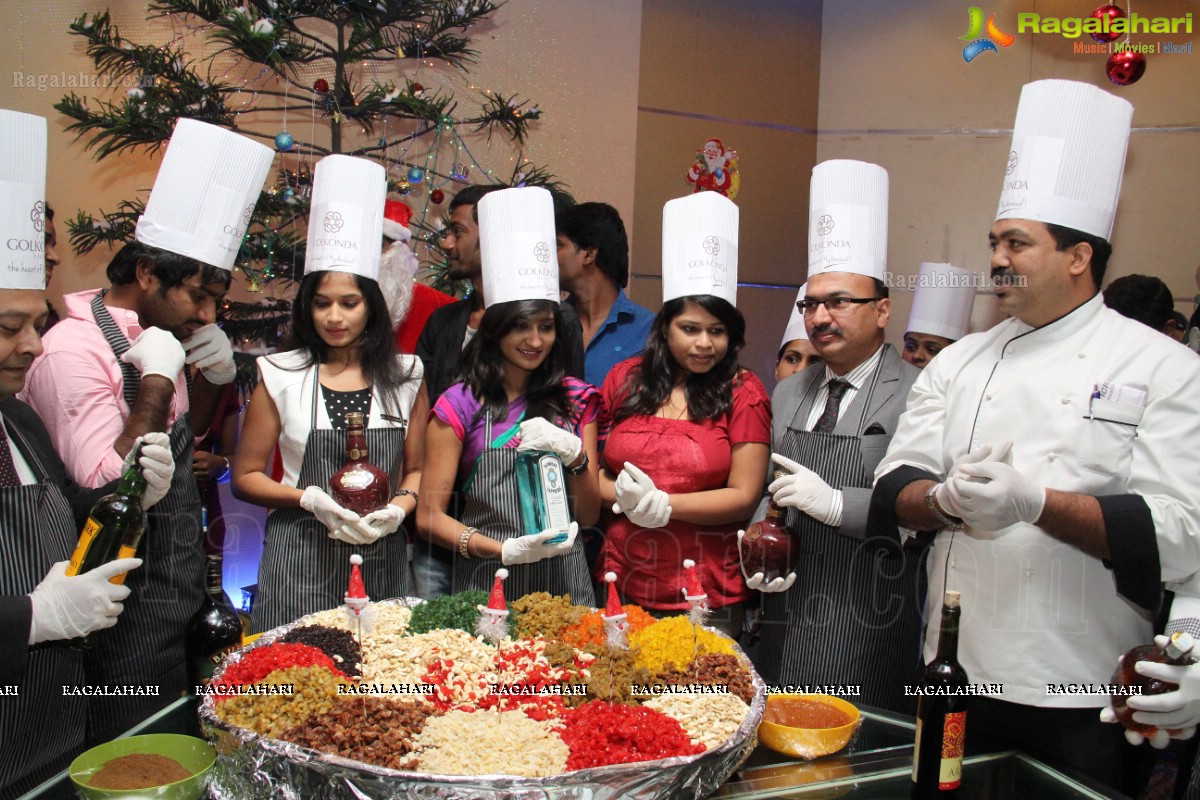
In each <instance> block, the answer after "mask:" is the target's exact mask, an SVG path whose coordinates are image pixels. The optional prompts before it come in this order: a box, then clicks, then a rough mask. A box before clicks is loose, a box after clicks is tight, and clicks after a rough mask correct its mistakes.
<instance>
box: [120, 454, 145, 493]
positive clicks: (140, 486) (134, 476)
mask: <svg viewBox="0 0 1200 800" xmlns="http://www.w3.org/2000/svg"><path fill="white" fill-rule="evenodd" d="M137 462H138V459H137V458H134V459H133V463H132V464H130V465H129V467H128V468H127V469H126V470H125V472H124V473H123V474H122V475H121V480H120V481H119V482H118V483H117V494H119V495H121V496H122V497H131V498H137V499H139V500H140V499H141V497H142V495H143V494H145V493H146V478H145V477H144V476H143V475H142V468H141V467H140V466H138V463H137Z"/></svg>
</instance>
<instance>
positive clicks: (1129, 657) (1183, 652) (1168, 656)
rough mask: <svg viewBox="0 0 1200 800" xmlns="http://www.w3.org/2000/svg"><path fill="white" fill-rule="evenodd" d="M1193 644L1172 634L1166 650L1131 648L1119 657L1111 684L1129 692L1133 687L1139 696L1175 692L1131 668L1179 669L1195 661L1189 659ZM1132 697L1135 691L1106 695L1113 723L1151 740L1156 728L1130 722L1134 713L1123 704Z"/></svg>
mask: <svg viewBox="0 0 1200 800" xmlns="http://www.w3.org/2000/svg"><path fill="white" fill-rule="evenodd" d="M1193 644H1194V641H1193V639H1192V636H1191V634H1189V633H1184V632H1176V633H1173V634H1171V640H1170V641H1169V642H1167V646H1166V647H1159V646H1158V645H1156V644H1143V645H1139V646H1137V647H1134V648H1132V649H1131V650H1129V651H1128V652H1127V653H1125V655H1124V656H1122V658H1121V663H1120V664H1118V665H1117V669H1116V671H1115V672H1114V673H1113V676H1112V683H1113V684H1115V685H1118V686H1125V687H1129V688H1130V689H1133V688H1134V687H1137V688H1138V689H1140V690H1141V692H1140V693H1141V694H1165V693H1167V692H1173V691H1175V690H1176V689H1178V688H1179V684H1176V683H1171V682H1170V681H1160V680H1158V679H1157V678H1151V677H1148V676H1146V675H1141V674H1139V673H1138V672H1137V671H1135V670H1134V668H1133V667H1134V665H1135V664H1137V662H1139V661H1155V662H1157V663H1159V664H1176V665H1179V666H1183V665H1187V664H1194V663H1196V659H1195V657H1193V656H1192V646H1193ZM1133 693H1136V689H1135V690H1134V691H1131V692H1128V693H1125V692H1118V693H1114V694H1112V695H1110V697H1111V698H1112V706H1113V711H1115V712H1116V714H1117V719H1118V720H1120V722H1121V724H1122V725H1124V726H1125V727H1126V728H1127V729H1128V730H1131V731H1136V732H1137V733H1140V734H1142V735H1143V736H1146V737H1150V736H1153V735H1154V734H1155V733H1157V732H1158V728H1155V727H1154V726H1153V725H1143V724H1142V723H1140V722H1136V721H1134V719H1133V712H1134V709H1132V708H1130V707H1129V706H1128V705H1126V704H1125V701H1126V700H1127V699H1129V694H1133Z"/></svg>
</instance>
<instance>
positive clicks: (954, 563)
mask: <svg viewBox="0 0 1200 800" xmlns="http://www.w3.org/2000/svg"><path fill="white" fill-rule="evenodd" d="M957 566H958V562H957V561H955V560H954V559H953V558H952V559H950V568H951V569H954V568H955V567H957Z"/></svg>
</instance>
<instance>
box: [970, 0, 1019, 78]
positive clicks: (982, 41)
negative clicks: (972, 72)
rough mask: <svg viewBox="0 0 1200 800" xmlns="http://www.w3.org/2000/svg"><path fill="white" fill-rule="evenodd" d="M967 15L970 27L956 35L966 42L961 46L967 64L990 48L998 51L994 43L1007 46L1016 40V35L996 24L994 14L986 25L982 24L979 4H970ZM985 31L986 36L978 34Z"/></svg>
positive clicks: (981, 10)
mask: <svg viewBox="0 0 1200 800" xmlns="http://www.w3.org/2000/svg"><path fill="white" fill-rule="evenodd" d="M967 17H968V20H969V25H970V27H969V28H968V29H967V32H966V33H965V34H963V35H962V36H960V37H958V38H959V40H960V41H964V42H967V46H966V47H964V48H963V61H966V62H967V63H968V64H969V63H971V61H972V60H973V59H974V58H975V56H977V55H979V54H980V53H983V52H985V51H988V50H990V51H991V52H993V53H999V52H1000V51H999V50H997V49H996V45H999V46H1000V47H1008V46H1009V45H1010V44H1012V43H1013V42H1015V41H1016V40H1017V37H1015V36H1013V35H1012V34H1011V33H1005V32H1004V31H1002V30H1000V28H998V27H997V26H996V15H995V14H992V15H991V16H990V17H988V19H987V25H984V24H983V9H981V8H979V6H971V7H970V8H969V9H967ZM983 33H986V34H987V35H986V36H982V37H981V35H980V34H983Z"/></svg>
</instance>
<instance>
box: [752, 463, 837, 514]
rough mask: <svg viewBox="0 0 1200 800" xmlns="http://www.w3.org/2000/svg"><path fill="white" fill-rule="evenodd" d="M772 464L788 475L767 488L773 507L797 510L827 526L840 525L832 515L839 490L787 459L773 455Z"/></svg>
mask: <svg viewBox="0 0 1200 800" xmlns="http://www.w3.org/2000/svg"><path fill="white" fill-rule="evenodd" d="M771 460H772V461H774V462H775V463H776V464H778V465H779V466H781V467H783V468H784V469H786V470H787V471H788V472H789V473H790V474H789V475H784V476H783V477H781V478H776V479H775V480H774V481H772V482H771V485H770V486H768V487H767V491H768V492H770V493H771V495H772V497H773V498H774V500H775V502H776V503H778V504H779V505H781V506H788V507H790V508H796V509H799V510H800V511H802V512H804V513H805V514H808V515H809V516H810V517H812V518H813V519H815V520H817V521H818V522H824V523H825V524H826V525H834V524H840V523H841V520H840V519H837V518H835V517H834V514H833V511H834V504H835V500H836V499H837V496H838V494H839V493H840V492H839V490H837V489H834V488H833V487H832V486H830V485H829V484H828V483H826V482H825V481H823V480H821V476H820V475H818V474H817V473H815V472H813V471H812V470H811V469H809V468H808V467H805V466H803V465H802V464H797V463H796V462H795V461H792V460H791V459H790V458H786V457H785V456H781V455H779V454H778V453H772V454H771ZM839 516H840V513H839Z"/></svg>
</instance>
